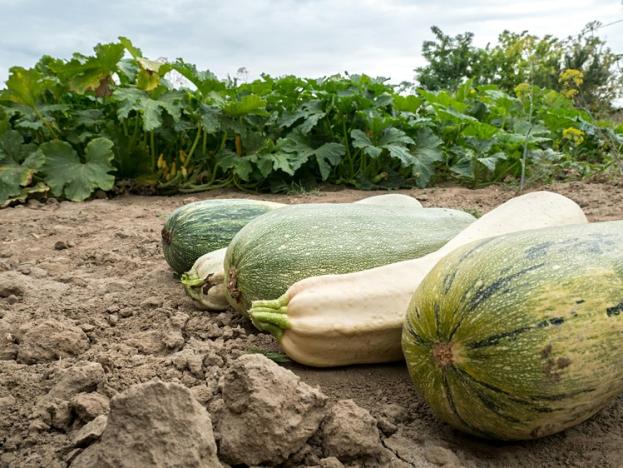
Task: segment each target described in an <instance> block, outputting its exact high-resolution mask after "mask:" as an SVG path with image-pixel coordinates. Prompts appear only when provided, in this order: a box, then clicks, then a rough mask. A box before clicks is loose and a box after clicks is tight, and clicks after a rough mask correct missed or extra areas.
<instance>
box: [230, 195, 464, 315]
mask: <svg viewBox="0 0 623 468" xmlns="http://www.w3.org/2000/svg"><path fill="white" fill-rule="evenodd" d="M474 220H475V218H474V217H473V216H471V215H470V214H468V213H465V212H463V211H458V210H451V209H445V208H426V209H422V208H419V207H415V206H414V207H413V208H410V207H407V206H398V207H396V206H390V205H386V206H375V205H365V204H356V203H336V204H304V205H295V206H288V207H284V208H281V209H279V210H274V211H272V212H270V213H266V214H265V215H263V216H261V217H259V218H256V219H254V220H253V221H251V222H250V223H249V224H247V225H246V226H245V227H244V228H243V229H241V230H240V232H239V233H238V234H237V235H236V236H235V237H234V239H233V240H232V241H231V244H230V245H229V247H228V248H227V254H226V256H225V281H227V290H228V301H229V303H230V304H231V305H232V306H233V307H234V308H235V309H237V310H238V311H240V312H243V313H244V312H246V311H247V309H248V308H249V306H250V305H251V301H254V300H257V299H276V298H278V297H279V296H281V295H282V294H283V293H284V292H285V291H286V290H287V289H288V287H289V286H290V285H291V284H293V283H294V282H296V281H298V280H300V279H303V278H307V277H310V276H315V275H323V274H331V273H347V272H351V271H359V270H364V269H367V268H372V267H375V266H379V265H385V264H388V263H392V262H397V261H400V260H406V259H411V258H416V257H420V256H422V255H425V254H427V253H429V252H432V251H434V250H437V249H438V248H439V247H441V246H442V245H443V244H445V243H446V242H448V240H450V239H451V238H453V237H454V236H455V235H456V234H457V233H459V232H460V231H461V230H462V229H464V228H465V227H467V226H468V225H469V224H471V223H472V222H473V221H474Z"/></svg>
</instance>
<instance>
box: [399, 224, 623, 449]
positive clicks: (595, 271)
mask: <svg viewBox="0 0 623 468" xmlns="http://www.w3.org/2000/svg"><path fill="white" fill-rule="evenodd" d="M402 345H403V351H404V354H405V358H406V361H407V364H408V368H409V372H410V374H411V377H412V379H413V382H414V383H415V386H416V387H417V389H418V391H419V392H420V393H421V394H422V395H423V396H424V398H425V399H426V401H427V402H428V403H429V404H430V406H431V407H432V408H433V410H434V412H435V413H436V414H437V415H438V416H439V417H441V418H442V419H443V420H445V421H446V422H448V423H449V424H451V425H452V426H454V427H456V428H458V429H461V430H463V431H466V432H469V433H472V434H475V435H478V436H482V437H487V438H495V439H506V440H513V439H531V438H536V437H542V436H546V435H549V434H553V433H556V432H559V431H562V430H564V429H566V428H568V427H571V426H573V425H575V424H578V423H580V422H582V421H584V420H585V419H587V418H589V417H590V416H592V415H593V414H595V413H596V412H597V411H599V410H600V409H601V408H603V407H604V406H605V405H606V404H608V402H610V401H611V400H612V398H614V397H615V396H616V395H619V394H620V393H621V392H623V352H622V351H623V221H613V222H603V223H593V224H587V225H577V226H573V225H572V226H565V227H556V228H547V229H542V230H534V231H525V232H519V233H515V234H508V235H504V236H500V237H496V238H490V239H486V240H483V241H477V242H475V243H472V244H469V245H467V246H465V247H462V248H459V249H457V250H455V251H454V252H452V253H451V254H449V255H448V256H446V257H444V258H443V259H442V260H441V261H439V263H438V264H437V265H436V266H435V267H434V268H433V269H432V270H431V272H430V273H429V274H428V275H427V276H426V277H425V279H424V280H423V281H422V283H421V284H420V286H419V287H418V289H417V290H416V292H415V293H414V294H413V298H412V300H411V303H410V305H409V309H408V312H407V318H406V322H405V326H404V327H403V334H402Z"/></svg>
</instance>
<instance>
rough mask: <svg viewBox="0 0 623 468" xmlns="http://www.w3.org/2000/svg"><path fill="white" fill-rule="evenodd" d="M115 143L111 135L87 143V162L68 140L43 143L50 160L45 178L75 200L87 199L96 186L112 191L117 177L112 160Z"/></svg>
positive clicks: (55, 189)
mask: <svg viewBox="0 0 623 468" xmlns="http://www.w3.org/2000/svg"><path fill="white" fill-rule="evenodd" d="M112 148H113V142H112V141H110V140H109V139H108V138H95V139H94V140H91V141H90V142H89V144H88V145H87V146H86V149H85V152H84V162H82V161H81V160H80V158H79V157H78V154H77V153H76V151H75V150H74V149H73V148H72V147H71V145H70V144H69V143H67V142H65V141H60V140H54V141H50V142H47V143H44V144H42V145H41V150H42V151H43V152H44V153H45V156H46V161H45V165H44V166H43V173H44V174H45V181H46V183H47V184H48V185H49V186H50V189H51V190H52V193H53V194H54V195H55V196H57V197H60V196H61V195H64V196H65V197H66V198H68V199H69V200H72V201H82V200H85V199H86V198H87V197H88V196H89V195H91V193H92V192H93V191H94V190H96V189H98V188H99V189H102V190H110V189H112V187H113V185H114V183H115V177H114V176H113V175H112V174H110V172H112V171H113V170H114V168H113V166H112V164H111V161H112V160H113V157H114V154H113V151H112Z"/></svg>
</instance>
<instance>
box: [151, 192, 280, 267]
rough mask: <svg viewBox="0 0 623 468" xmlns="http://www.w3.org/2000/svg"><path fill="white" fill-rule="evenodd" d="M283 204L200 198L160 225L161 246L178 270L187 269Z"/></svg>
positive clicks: (167, 259)
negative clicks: (245, 227) (244, 227)
mask: <svg viewBox="0 0 623 468" xmlns="http://www.w3.org/2000/svg"><path fill="white" fill-rule="evenodd" d="M282 206H284V205H283V204H281V203H273V202H268V201H262V200H247V199H219V200H203V201H197V202H193V203H189V204H187V205H184V206H181V207H179V208H178V209H176V210H175V211H174V212H173V213H172V214H171V216H169V218H168V219H167V221H166V223H165V225H164V227H163V228H162V250H163V251H164V258H165V259H166V261H167V263H168V264H169V265H170V266H171V268H173V269H174V270H175V271H176V272H178V273H180V274H181V273H184V272H185V271H188V270H190V268H191V267H192V266H193V263H195V260H197V259H198V258H199V257H201V256H202V255H203V254H205V253H207V252H212V251H213V250H218V249H222V248H224V247H227V245H228V244H229V241H231V240H232V238H233V237H234V235H236V233H237V232H238V231H240V229H242V227H243V226H244V225H246V224H247V223H248V222H249V221H251V220H252V219H254V218H256V217H258V216H260V215H262V214H264V213H266V212H268V211H270V210H273V209H275V208H280V207H282Z"/></svg>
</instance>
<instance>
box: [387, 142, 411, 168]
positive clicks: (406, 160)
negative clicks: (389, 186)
mask: <svg viewBox="0 0 623 468" xmlns="http://www.w3.org/2000/svg"><path fill="white" fill-rule="evenodd" d="M384 148H385V149H387V151H388V152H389V155H390V156H391V157H392V158H394V159H398V160H400V164H401V165H402V167H410V166H412V165H413V164H414V163H415V158H414V157H413V155H412V154H411V153H410V152H409V148H407V147H406V146H400V145H385V146H384Z"/></svg>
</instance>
